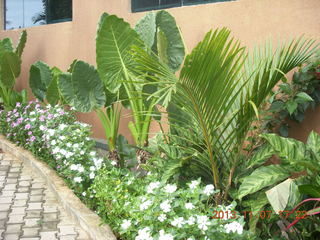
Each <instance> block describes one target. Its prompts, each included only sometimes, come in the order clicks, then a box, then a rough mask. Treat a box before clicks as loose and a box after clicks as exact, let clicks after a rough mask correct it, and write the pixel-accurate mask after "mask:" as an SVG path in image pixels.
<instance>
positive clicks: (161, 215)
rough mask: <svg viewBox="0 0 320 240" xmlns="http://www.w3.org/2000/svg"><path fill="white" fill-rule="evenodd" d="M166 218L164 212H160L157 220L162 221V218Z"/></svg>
mask: <svg viewBox="0 0 320 240" xmlns="http://www.w3.org/2000/svg"><path fill="white" fill-rule="evenodd" d="M166 219H167V216H166V215H165V214H163V213H162V214H160V216H159V217H158V220H159V221H160V222H164V220H166Z"/></svg>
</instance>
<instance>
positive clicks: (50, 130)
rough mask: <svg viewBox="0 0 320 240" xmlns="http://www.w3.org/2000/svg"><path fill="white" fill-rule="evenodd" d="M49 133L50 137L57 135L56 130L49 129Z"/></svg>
mask: <svg viewBox="0 0 320 240" xmlns="http://www.w3.org/2000/svg"><path fill="white" fill-rule="evenodd" d="M47 131H48V134H49V135H50V136H53V135H54V133H55V130H54V129H48V130H47Z"/></svg>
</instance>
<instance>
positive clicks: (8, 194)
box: [1, 191, 14, 197]
mask: <svg viewBox="0 0 320 240" xmlns="http://www.w3.org/2000/svg"><path fill="white" fill-rule="evenodd" d="M10 196H14V191H2V195H1V197H10Z"/></svg>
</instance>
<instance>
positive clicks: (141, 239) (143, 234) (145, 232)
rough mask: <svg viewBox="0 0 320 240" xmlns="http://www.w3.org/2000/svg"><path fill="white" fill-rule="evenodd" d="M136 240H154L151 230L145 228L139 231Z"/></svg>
mask: <svg viewBox="0 0 320 240" xmlns="http://www.w3.org/2000/svg"><path fill="white" fill-rule="evenodd" d="M135 240H153V237H151V234H150V228H148V227H145V228H143V229H140V230H139V231H138V236H136V237H135Z"/></svg>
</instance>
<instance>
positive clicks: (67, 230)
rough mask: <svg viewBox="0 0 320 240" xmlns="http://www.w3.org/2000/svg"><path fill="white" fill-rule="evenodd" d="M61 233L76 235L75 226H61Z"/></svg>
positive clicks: (62, 234)
mask: <svg viewBox="0 0 320 240" xmlns="http://www.w3.org/2000/svg"><path fill="white" fill-rule="evenodd" d="M58 228H59V235H61V236H65V235H76V234H77V233H76V232H75V229H74V226H59V227H58Z"/></svg>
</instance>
